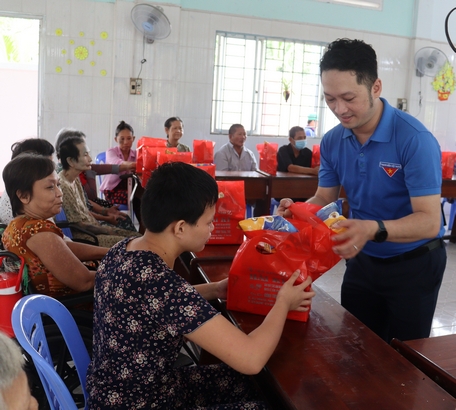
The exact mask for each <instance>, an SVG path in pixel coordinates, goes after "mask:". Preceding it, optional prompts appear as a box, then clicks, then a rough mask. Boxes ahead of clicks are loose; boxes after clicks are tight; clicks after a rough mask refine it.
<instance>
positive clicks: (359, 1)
mask: <svg viewBox="0 0 456 410" xmlns="http://www.w3.org/2000/svg"><path fill="white" fill-rule="evenodd" d="M319 1H321V2H324V3H336V4H338V3H340V4H346V5H348V6H357V7H366V8H370V9H376V10H381V9H382V5H383V0H319Z"/></svg>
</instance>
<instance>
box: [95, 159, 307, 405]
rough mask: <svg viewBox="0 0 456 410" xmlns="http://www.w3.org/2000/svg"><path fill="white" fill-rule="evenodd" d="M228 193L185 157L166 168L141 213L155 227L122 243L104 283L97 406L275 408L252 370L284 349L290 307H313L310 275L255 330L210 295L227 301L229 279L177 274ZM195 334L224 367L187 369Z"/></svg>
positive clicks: (99, 295)
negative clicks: (185, 356) (180, 260)
mask: <svg viewBox="0 0 456 410" xmlns="http://www.w3.org/2000/svg"><path fill="white" fill-rule="evenodd" d="M217 197H218V189H217V184H216V182H215V180H214V179H213V178H212V177H211V176H209V174H207V173H205V172H204V171H202V170H200V169H197V168H195V167H193V166H191V165H188V164H184V163H181V162H175V163H168V164H164V165H162V166H161V167H159V168H157V169H156V170H155V171H154V173H153V174H152V176H151V178H150V180H149V181H148V184H147V187H146V190H145V193H144V195H143V198H142V204H141V210H142V215H143V221H144V225H145V226H146V232H145V234H144V236H143V237H141V238H135V239H126V240H124V241H122V242H120V243H118V244H117V245H115V246H114V247H113V248H112V249H111V250H110V251H109V252H108V254H107V255H106V257H105V258H104V259H103V261H102V263H101V264H100V266H99V269H98V271H97V275H96V280H95V301H94V345H93V359H92V362H91V363H90V365H89V368H88V373H87V390H88V392H89V408H90V409H139V408H148V409H150V408H154V409H265V408H267V407H266V405H265V403H263V402H262V401H261V400H260V398H259V395H258V393H257V392H256V390H255V388H254V387H253V385H252V384H251V380H250V378H249V377H248V376H247V375H252V374H256V373H258V372H259V371H260V370H261V369H262V368H263V366H264V365H265V364H266V362H267V360H268V359H269V357H270V356H271V354H272V352H273V351H274V349H275V347H276V345H277V343H278V341H279V338H280V335H281V333H282V328H283V325H284V323H285V320H286V316H287V313H288V311H289V310H299V311H304V310H307V309H308V306H309V305H310V299H311V298H312V297H313V296H314V293H313V292H305V291H304V289H305V288H306V287H307V286H308V285H309V284H310V279H308V280H307V281H305V282H304V283H302V284H301V285H297V286H293V285H294V282H295V280H296V279H297V277H298V275H299V272H295V273H294V274H293V275H292V277H291V279H290V280H289V281H287V282H286V283H285V284H284V286H283V287H282V288H281V290H280V291H279V294H278V296H277V300H276V303H275V305H274V306H273V308H272V309H271V311H270V313H269V314H268V316H267V317H266V319H265V320H264V322H263V324H262V325H260V326H259V327H258V328H257V329H256V330H255V331H253V332H252V333H250V334H249V335H246V334H245V333H243V332H242V331H241V330H239V329H238V328H236V327H235V326H233V325H232V324H231V323H230V322H229V321H228V320H227V319H225V318H224V317H223V316H222V315H220V313H219V312H217V311H216V310H215V309H214V308H213V307H212V306H211V305H210V304H209V303H208V302H207V301H208V300H212V299H216V298H225V297H226V290H227V280H226V279H225V280H223V281H220V282H214V283H209V284H203V285H196V286H195V287H193V286H191V285H190V284H189V283H188V282H186V281H185V280H184V279H183V278H182V277H180V276H179V275H178V274H177V273H176V272H174V271H173V267H174V262H175V259H176V258H177V257H178V256H179V255H180V254H181V253H182V252H184V251H192V252H199V251H201V250H202V249H203V248H204V246H205V244H206V242H207V241H208V240H209V238H210V236H211V232H212V230H213V228H214V226H213V224H212V221H213V218H214V213H215V203H216V201H217ZM184 337H186V338H187V339H189V340H190V341H192V342H194V343H196V344H198V345H199V346H201V347H202V348H203V349H205V350H207V351H208V352H210V353H212V354H213V355H215V356H217V357H218V358H219V359H221V360H222V361H223V362H224V363H223V364H219V365H211V366H194V367H177V368H174V363H175V361H176V359H177V357H178V354H179V351H180V349H181V347H182V344H183V339H184Z"/></svg>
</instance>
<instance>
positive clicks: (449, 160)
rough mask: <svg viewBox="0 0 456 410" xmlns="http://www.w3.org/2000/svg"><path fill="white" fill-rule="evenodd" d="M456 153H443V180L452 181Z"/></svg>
mask: <svg viewBox="0 0 456 410" xmlns="http://www.w3.org/2000/svg"><path fill="white" fill-rule="evenodd" d="M455 161H456V152H447V151H443V152H442V179H452V178H453V173H454V163H455Z"/></svg>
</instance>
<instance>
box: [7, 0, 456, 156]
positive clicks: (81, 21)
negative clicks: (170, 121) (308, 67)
mask: <svg viewBox="0 0 456 410" xmlns="http://www.w3.org/2000/svg"><path fill="white" fill-rule="evenodd" d="M388 1H389V0H388ZM443 1H444V2H445V3H446V6H448V7H447V8H448V11H449V9H450V8H451V7H449V3H451V1H449V0H443ZM434 3H439V5H440V3H441V0H439V2H436V1H434V2H433V1H430V0H420V1H419V2H418V6H417V7H418V8H417V17H415V16H404V18H407V19H408V18H411V19H415V18H416V20H417V22H419V24H421V25H422V24H424V23H422V21H423V20H424V21H426V19H425V15H426V14H427V15H432V14H438V13H434V11H435V10H439V7H438V6H437V5H435V4H434ZM133 6H134V3H133V2H131V1H121V0H117V1H116V2H115V3H111V2H109V3H108V2H93V1H88V0H21V1H17V0H2V1H1V2H0V12H1V11H9V12H17V13H18V14H20V13H30V14H37V15H42V16H43V28H44V32H43V34H42V45H41V47H42V50H43V54H42V55H43V58H44V61H43V71H42V85H43V88H42V94H41V99H42V113H43V118H42V127H41V136H42V137H44V138H47V139H49V140H50V141H54V138H55V135H56V133H57V131H58V130H59V129H60V128H61V127H63V126H73V127H76V128H79V129H81V130H83V131H84V132H85V133H86V134H87V136H88V141H89V146H90V148H91V149H92V153H93V154H94V156H95V155H96V154H97V153H98V152H100V151H104V150H106V149H107V148H108V147H109V146H111V145H113V144H114V140H113V130H114V129H115V127H116V125H117V124H118V122H119V121H120V120H125V121H127V122H129V123H131V124H132V125H133V127H134V128H135V134H136V136H137V137H140V136H142V135H148V136H155V137H164V136H165V134H164V131H163V123H164V121H165V120H166V118H168V117H170V116H174V115H178V116H180V117H181V118H182V119H183V120H184V124H185V135H184V137H183V140H182V142H183V143H185V144H187V145H190V146H191V144H192V140H193V139H213V140H214V141H216V143H217V145H216V149H217V147H219V146H221V145H222V144H223V143H225V142H226V141H227V136H218V135H210V116H211V98H212V72H213V59H214V42H215V32H216V30H227V31H234V32H240V33H252V34H260V35H270V36H274V35H277V36H283V37H289V38H293V39H303V40H315V41H325V42H330V41H332V40H334V39H336V38H339V37H351V38H360V39H363V40H365V41H366V42H368V43H370V44H372V45H373V47H374V48H375V49H376V51H377V55H378V60H379V76H380V78H381V79H382V81H383V96H384V97H385V98H386V99H387V100H389V101H390V103H391V104H393V105H396V99H397V98H404V97H405V98H407V99H408V100H409V111H410V113H411V114H412V115H417V116H418V118H419V119H420V120H422V121H423V122H424V123H425V124H426V125H427V126H428V127H429V128H430V129H431V131H433V132H434V133H435V135H436V137H437V138H438V139H439V142H440V143H441V145H442V148H443V149H445V150H456V148H455V147H454V145H455V142H454V141H455V136H456V133H455V131H456V116H455V115H452V113H453V112H456V111H455V110H454V104H455V103H456V102H455V101H456V96H455V95H452V96H451V97H450V100H449V101H447V102H440V101H437V94H436V93H435V92H434V91H433V90H432V88H431V85H430V82H431V81H432V78H429V77H423V78H422V79H421V94H422V107H421V109H419V107H418V91H419V89H420V81H419V79H418V78H417V77H415V75H414V68H413V55H414V52H415V51H416V50H417V49H419V48H420V47H421V46H424V45H426V46H427V45H432V46H435V47H438V48H441V49H443V50H444V51H445V52H446V53H447V55H448V56H449V57H450V58H451V61H452V62H453V60H454V54H453V53H452V52H450V49H449V46H448V45H447V44H446V42H445V41H444V39H441V38H436V39H434V40H424V39H421V38H417V39H412V38H409V37H399V36H392V35H387V34H378V33H374V32H366V31H364V32H360V31H356V30H349V29H342V28H337V27H329V26H322V25H319V26H318V25H310V24H303V23H293V22H290V21H281V20H270V19H261V18H255V17H243V16H239V15H231V14H230V15H226V14H225V15H224V14H219V13H215V12H207V11H194V10H188V9H182V8H181V7H180V6H179V5H170V4H163V9H164V12H165V14H166V15H167V16H168V18H169V20H170V21H171V24H172V32H171V35H170V36H169V37H168V38H167V39H165V40H161V41H157V42H156V43H155V44H153V45H148V44H146V45H145V46H144V47H143V42H142V35H141V34H140V33H139V32H138V31H137V30H136V29H135V27H134V26H133V23H132V21H131V19H130V11H131V9H132V7H133ZM339 7H340V6H339ZM351 9H353V10H354V11H355V10H356V9H354V8H351ZM440 14H442V13H440ZM443 17H444V16H443ZM434 20H435V18H432V19H430V20H429V21H426V25H427V26H426V27H429V30H427V29H426V28H424V29H423V28H422V26H420V27H417V33H420V35H423V36H424V35H426V33H427V32H429V33H434V32H436V31H437V28H433V26H432V24H433V23H432V22H433V21H434ZM437 21H438V22H439V19H437ZM435 24H437V23H435ZM455 25H456V23H455ZM58 29H60V30H61V35H59V34H60V31H57V30H58ZM102 32H106V33H107V35H108V36H107V38H106V39H102V38H101V37H100V34H101V33H102ZM427 38H430V36H429V37H427ZM76 46H84V47H86V48H87V50H88V51H89V57H88V58H87V59H86V60H83V61H79V60H77V59H76V58H75V57H74V55H73V54H72V53H73V51H74V49H75V47H76ZM64 52H66V54H63V53H64ZM69 58H71V59H72V64H67V63H66V60H67V59H69ZM143 58H145V59H146V60H147V62H146V63H144V64H143V68H142V71H141V75H140V77H141V78H143V94H142V95H141V96H131V95H130V94H129V91H128V87H129V78H130V77H135V76H137V75H138V73H139V70H140V66H141V64H140V61H141V59H143ZM91 62H93V63H92V64H94V65H91ZM57 67H61V72H57V71H56V69H57ZM80 70H83V73H81V71H80ZM101 70H106V75H102V74H101ZM292 125H295V124H292ZM264 140H265V138H264V137H250V138H248V140H247V146H248V147H249V148H250V149H252V150H253V151H254V152H256V149H255V146H256V144H257V143H258V142H263V141H264ZM267 140H268V141H270V142H274V141H277V139H273V138H269V137H268V138H267ZM285 142H286V141H284V140H280V143H285Z"/></svg>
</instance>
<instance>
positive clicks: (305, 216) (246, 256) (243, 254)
mask: <svg viewBox="0 0 456 410" xmlns="http://www.w3.org/2000/svg"><path fill="white" fill-rule="evenodd" d="M309 205H310V204H307V203H296V204H293V205H292V206H291V207H290V210H291V212H292V213H293V218H292V219H290V220H289V221H290V222H291V223H292V224H293V225H294V226H295V227H296V228H297V229H298V232H294V233H289V232H278V231H268V230H259V231H247V232H244V233H245V235H246V236H247V238H248V239H247V240H246V241H244V243H243V244H242V245H241V246H240V247H239V250H238V251H237V253H236V256H235V257H234V260H233V263H232V265H231V268H230V273H229V276H228V299H227V307H228V309H232V310H239V311H242V312H250V313H256V314H260V315H267V314H268V312H269V310H270V309H271V307H272V306H273V305H274V303H275V299H276V296H277V292H278V291H279V289H280V288H281V287H282V285H283V283H284V282H285V281H286V280H288V279H289V278H290V276H291V275H292V273H293V272H294V271H295V270H297V269H299V270H300V271H301V274H300V276H299V278H298V280H297V281H296V283H297V284H299V283H302V282H303V281H304V280H305V279H306V278H307V276H309V275H310V276H311V277H312V280H315V279H317V278H319V277H320V276H321V275H322V274H323V273H324V272H326V271H327V270H329V269H331V268H332V267H333V266H334V265H336V264H337V263H338V262H339V260H340V257H339V256H337V255H336V254H335V253H334V252H333V251H332V246H333V242H332V241H331V239H330V238H331V235H333V233H332V232H331V230H330V229H329V228H328V227H327V226H326V225H325V224H324V223H323V221H321V220H320V219H319V218H318V217H317V216H315V214H314V212H315V211H316V209H315V206H313V205H310V206H309ZM317 208H319V207H317ZM298 218H299V219H298ZM287 318H288V319H293V320H299V321H303V322H305V321H306V320H307V318H308V312H296V311H292V312H289V313H288V315H287Z"/></svg>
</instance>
